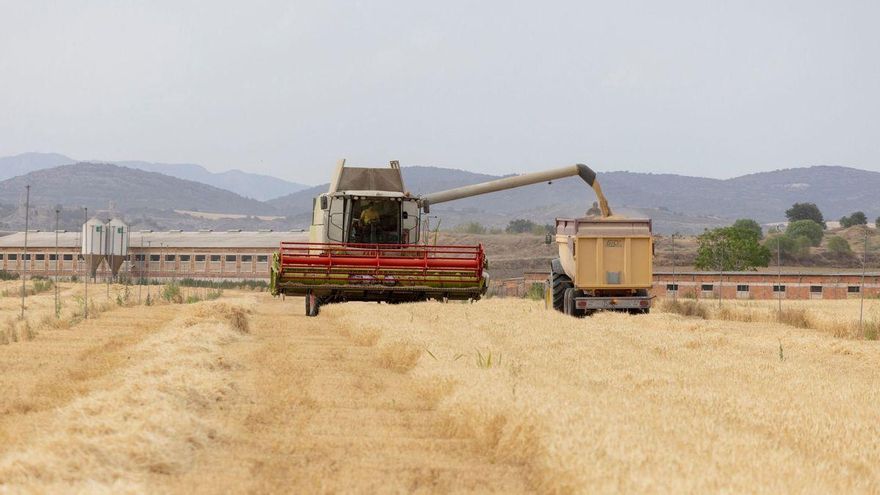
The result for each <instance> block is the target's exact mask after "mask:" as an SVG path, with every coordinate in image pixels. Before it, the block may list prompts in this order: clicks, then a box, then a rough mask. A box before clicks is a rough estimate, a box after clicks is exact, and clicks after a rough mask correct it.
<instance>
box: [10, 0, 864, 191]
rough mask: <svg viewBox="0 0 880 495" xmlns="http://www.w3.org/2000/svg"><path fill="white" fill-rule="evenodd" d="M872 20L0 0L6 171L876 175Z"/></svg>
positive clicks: (793, 5) (653, 9)
mask: <svg viewBox="0 0 880 495" xmlns="http://www.w3.org/2000/svg"><path fill="white" fill-rule="evenodd" d="M878 6H880V2H876V1H834V2H832V1H821V2H819V1H804V0H801V1H790V2H781V1H778V2H774V1H767V0H765V1H755V2H749V1H737V2H720V1H715V2H711V1H705V0H702V1H686V2H685V1H662V2H661V1H645V2H624V1H621V2H609V1H607V0H602V1H598V2H588V1H581V0H571V1H559V2H550V1H542V2H537V1H535V2H512V1H509V0H508V1H497V2H495V1H480V2H473V1H468V2H465V1H461V2H458V1H449V0H444V1H435V2H417V1H403V0H400V1H395V2H391V1H375V0H373V1H364V2H331V1H317V0H312V1H309V2H298V1H290V0H279V1H236V2H227V1H217V0H213V1H204V2H183V1H167V2H165V1H140V2H134V1H130V2H126V1H119V0H113V1H93V2H87V1H72V0H71V1H58V2H44V1H34V0H18V1H7V0H0V155H10V154H17V153H21V152H26V151H54V152H59V153H64V154H67V155H70V156H74V157H76V158H79V159H87V158H99V159H105V160H124V159H137V160H148V161H162V162H172V163H176V162H191V163H199V164H202V165H205V166H206V167H208V168H209V169H212V170H215V171H220V170H225V169H229V168H238V169H242V170H248V171H254V172H263V173H267V174H272V175H277V176H280V177H283V178H286V179H290V180H295V181H299V182H306V183H321V182H326V181H327V180H328V178H329V173H330V170H332V167H333V165H334V163H335V161H336V159H337V158H340V157H347V158H348V159H349V160H350V162H351V163H353V164H360V165H379V164H383V163H386V162H387V161H388V160H391V159H398V160H400V161H401V162H402V163H403V164H404V165H415V164H420V165H437V166H444V167H453V168H463V169H467V170H473V171H482V172H487V173H513V172H525V171H529V170H537V169H540V168H546V167H551V166H560V165H566V164H570V163H573V162H585V163H588V164H590V165H592V166H593V167H594V168H595V169H597V170H598V171H604V170H633V171H644V172H672V173H682V174H690V175H704V176H712V177H730V176H734V175H739V174H742V173H748V172H754V171H762V170H772V169H778V168H786V167H796V166H806V165H816V164H834V165H848V166H853V167H858V168H865V169H871V170H880V126H878V115H880V32H878V24H877V23H878V19H880V7H878Z"/></svg>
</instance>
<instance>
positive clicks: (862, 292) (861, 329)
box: [859, 224, 868, 337]
mask: <svg viewBox="0 0 880 495" xmlns="http://www.w3.org/2000/svg"><path fill="white" fill-rule="evenodd" d="M867 266H868V225H867V224H865V246H864V250H863V251H862V282H861V285H860V286H859V335H861V336H862V337H864V336H865V332H864V327H863V323H864V316H865V270H866V268H867Z"/></svg>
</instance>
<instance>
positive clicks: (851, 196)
mask: <svg viewBox="0 0 880 495" xmlns="http://www.w3.org/2000/svg"><path fill="white" fill-rule="evenodd" d="M597 172H599V176H598V178H599V181H600V184H601V185H602V189H603V190H604V192H605V194H606V196H607V197H608V200H609V201H610V203H611V206H612V208H613V209H614V210H615V211H618V212H620V213H624V214H627V215H641V216H648V217H651V218H654V219H655V226H656V227H657V230H658V231H661V232H671V231H681V232H682V233H688V232H691V233H696V232H700V231H702V230H703V228H706V227H714V226H717V225H724V224H729V223H730V222H731V221H732V220H735V219H737V218H742V217H748V218H754V219H755V220H758V221H759V222H762V223H769V222H775V221H781V220H784V219H785V210H786V209H787V208H788V207H789V206H791V205H792V204H793V203H795V202H798V201H810V202H814V203H816V204H818V205H819V208H820V209H821V210H822V211H823V212H824V214H825V215H826V217H827V218H829V219H832V220H833V219H837V218H839V217H841V216H843V215H846V214H849V213H852V212H853V211H856V210H862V211H864V212H865V213H866V214H867V215H868V218H870V219H874V218H876V217H877V215H880V195H878V194H877V191H880V173H877V172H870V171H865V170H858V169H853V168H847V167H836V166H815V167H806V168H795V169H785V170H776V171H772V172H762V173H758V174H750V175H745V176H742V177H736V178H733V179H726V180H720V179H707V178H702V177H688V176H682V175H673V174H646V173H635V172H603V171H601V170H599V171H597ZM403 176H404V182H405V183H406V185H407V187H408V188H409V189H410V190H411V191H412V192H413V193H418V194H423V193H427V192H433V191H439V190H444V189H448V188H452V187H459V186H462V185H467V184H475V183H478V182H483V181H487V180H493V179H497V178H500V176H492V175H485V174H476V173H473V172H467V171H463V170H454V169H445V168H437V167H404V168H403ZM327 187H328V185H327V184H324V185H320V186H316V187H313V188H310V189H306V190H303V191H299V192H297V193H294V194H291V195H287V196H283V197H281V198H277V199H274V200H271V201H269V204H271V205H273V206H275V207H276V209H278V210H279V211H281V212H284V214H286V215H298V214H299V215H302V214H304V213H307V212H308V211H309V210H310V209H311V198H312V197H313V196H315V195H316V194H320V193H322V192H324V191H326V190H327ZM594 199H595V196H594V194H593V191H592V190H591V189H589V188H587V187H586V186H585V185H584V183H583V182H582V181H581V180H580V179H579V178H568V179H563V180H558V181H554V183H553V184H550V185H548V184H535V185H532V186H528V187H524V188H519V189H513V190H509V191H501V192H497V193H493V194H487V195H484V196H478V197H474V198H467V199H462V200H459V201H454V202H450V203H445V204H442V205H436V206H435V207H434V208H433V209H432V214H437V215H440V216H441V217H442V218H443V221H444V223H445V224H446V225H450V226H452V225H456V224H459V223H465V222H470V221H478V222H481V223H484V224H486V225H495V226H503V225H505V224H506V223H507V222H508V221H509V220H511V219H513V218H528V219H531V220H534V221H536V222H550V221H552V219H553V218H555V217H557V216H580V215H583V213H584V212H585V211H586V210H587V209H588V208H589V205H590V204H591V203H592V202H593V201H594Z"/></svg>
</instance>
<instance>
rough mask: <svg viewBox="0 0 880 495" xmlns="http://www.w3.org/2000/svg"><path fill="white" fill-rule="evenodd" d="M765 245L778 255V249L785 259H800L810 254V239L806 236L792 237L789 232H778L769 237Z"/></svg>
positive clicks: (772, 254) (771, 253)
mask: <svg viewBox="0 0 880 495" xmlns="http://www.w3.org/2000/svg"><path fill="white" fill-rule="evenodd" d="M764 246H766V247H767V249H768V250H769V251H770V255H771V256H773V257H776V252H777V249H778V251H779V254H780V256H781V257H782V258H783V259H798V258H801V257H803V256H806V255H807V254H809V251H810V240H809V239H807V238H806V237H803V236H800V237H792V236H790V235H788V234H777V235H774V236H772V237H768V238H767V240H766V241H765V242H764Z"/></svg>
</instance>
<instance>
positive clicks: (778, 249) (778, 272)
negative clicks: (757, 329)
mask: <svg viewBox="0 0 880 495" xmlns="http://www.w3.org/2000/svg"><path fill="white" fill-rule="evenodd" d="M776 233H777V234H776V288H777V289H778V290H777V292H776V294H777V296H776V299H778V300H779V318H782V247H781V245H782V242H781V239H780V237H781V236H782V234H781V233H780V232H779V227H776Z"/></svg>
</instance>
